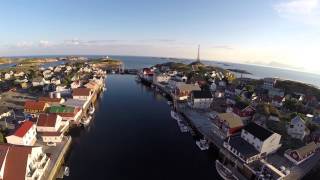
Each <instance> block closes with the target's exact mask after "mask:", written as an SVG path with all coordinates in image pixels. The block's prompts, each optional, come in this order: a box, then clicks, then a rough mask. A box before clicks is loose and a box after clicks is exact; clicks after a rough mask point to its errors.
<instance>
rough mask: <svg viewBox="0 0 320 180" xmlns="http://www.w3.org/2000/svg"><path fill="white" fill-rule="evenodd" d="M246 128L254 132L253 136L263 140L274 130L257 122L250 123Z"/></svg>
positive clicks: (251, 132)
mask: <svg viewBox="0 0 320 180" xmlns="http://www.w3.org/2000/svg"><path fill="white" fill-rule="evenodd" d="M244 130H246V131H247V132H249V133H250V134H252V135H253V136H255V137H257V138H258V139H260V140H261V141H264V140H266V139H268V138H269V137H270V136H271V135H272V134H273V132H272V131H270V130H268V129H266V128H264V127H262V126H260V125H258V124H256V123H253V122H251V123H249V124H248V125H247V126H245V127H244Z"/></svg>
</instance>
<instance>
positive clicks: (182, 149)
mask: <svg viewBox="0 0 320 180" xmlns="http://www.w3.org/2000/svg"><path fill="white" fill-rule="evenodd" d="M103 93H104V94H103V95H102V97H101V98H100V100H99V101H98V102H97V108H96V113H95V118H94V120H93V121H92V122H91V124H90V126H89V127H87V128H85V129H82V130H81V131H79V132H78V133H74V135H73V136H74V137H73V147H72V149H71V153H70V155H69V157H68V158H67V161H66V164H67V165H68V166H69V167H70V176H69V177H66V178H65V179H72V180H73V179H74V180H76V179H77V180H79V179H111V180H129V179H133V180H134V179H139V180H144V179H146V180H150V179H153V180H167V179H203V180H206V179H208V180H212V179H220V177H218V176H219V175H218V174H217V172H216V170H215V164H214V162H215V159H216V158H217V152H215V150H214V148H212V149H211V150H209V151H200V149H199V148H198V147H197V146H196V143H195V140H194V137H192V136H191V134H190V133H181V131H180V129H179V127H178V126H177V122H176V121H175V120H173V119H172V118H171V116H170V107H169V105H168V104H167V100H166V99H165V98H163V97H162V96H161V95H159V94H156V93H155V92H154V91H153V90H152V89H150V88H149V87H146V86H144V85H142V84H139V83H137V82H135V77H134V76H130V75H110V76H108V79H107V91H105V92H103Z"/></svg>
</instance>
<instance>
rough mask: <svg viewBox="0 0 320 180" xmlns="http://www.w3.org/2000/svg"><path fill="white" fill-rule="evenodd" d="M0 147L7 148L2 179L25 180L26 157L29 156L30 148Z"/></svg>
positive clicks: (2, 145)
mask: <svg viewBox="0 0 320 180" xmlns="http://www.w3.org/2000/svg"><path fill="white" fill-rule="evenodd" d="M0 147H3V148H8V153H7V156H6V161H5V168H4V173H3V179H5V180H20V179H21V180H22V179H25V176H26V170H27V163H28V155H29V154H31V152H32V148H33V147H30V146H16V145H9V144H1V145H0Z"/></svg>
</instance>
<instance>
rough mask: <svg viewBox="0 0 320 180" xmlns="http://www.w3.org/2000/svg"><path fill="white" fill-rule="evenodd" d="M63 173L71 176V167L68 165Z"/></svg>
mask: <svg viewBox="0 0 320 180" xmlns="http://www.w3.org/2000/svg"><path fill="white" fill-rule="evenodd" d="M63 175H65V176H69V175H70V168H69V167H68V166H65V167H64V172H63Z"/></svg>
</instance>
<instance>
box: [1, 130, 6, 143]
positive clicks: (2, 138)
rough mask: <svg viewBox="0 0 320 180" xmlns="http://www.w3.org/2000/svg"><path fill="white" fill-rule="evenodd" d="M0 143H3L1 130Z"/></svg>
mask: <svg viewBox="0 0 320 180" xmlns="http://www.w3.org/2000/svg"><path fill="white" fill-rule="evenodd" d="M0 143H5V142H4V136H3V134H2V132H0Z"/></svg>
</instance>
